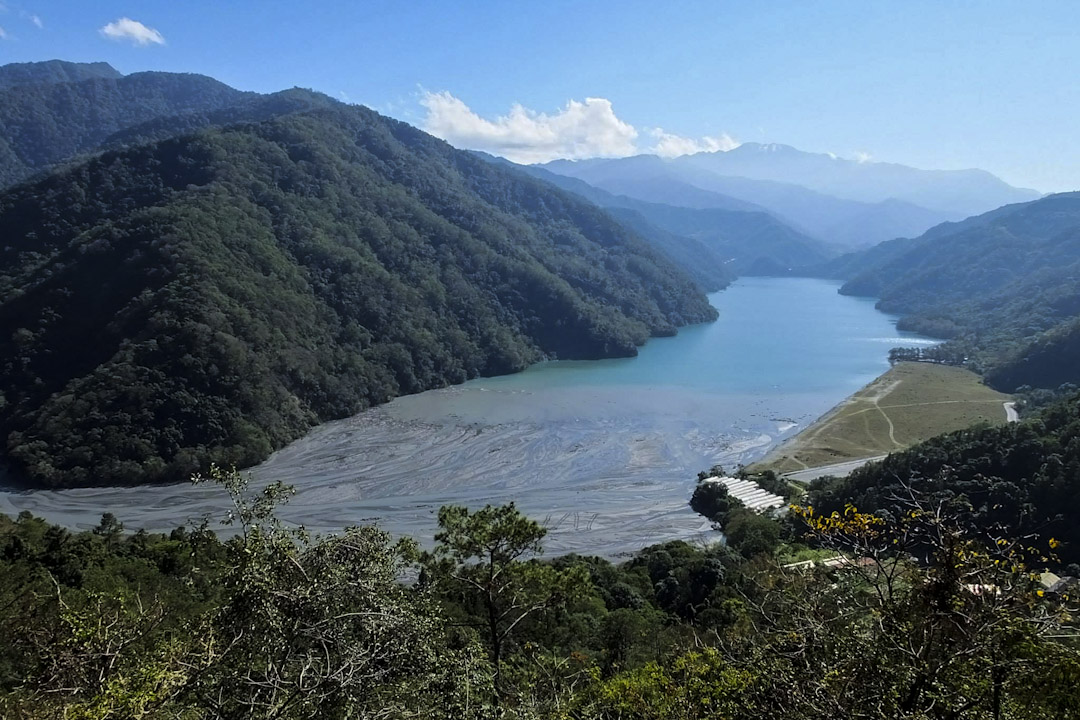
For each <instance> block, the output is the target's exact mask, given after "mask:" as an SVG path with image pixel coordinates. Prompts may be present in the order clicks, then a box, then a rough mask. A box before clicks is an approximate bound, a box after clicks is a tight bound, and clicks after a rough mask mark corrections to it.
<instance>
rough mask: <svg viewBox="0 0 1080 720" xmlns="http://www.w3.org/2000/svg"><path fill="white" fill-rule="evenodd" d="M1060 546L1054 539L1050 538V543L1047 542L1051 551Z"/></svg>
mask: <svg viewBox="0 0 1080 720" xmlns="http://www.w3.org/2000/svg"><path fill="white" fill-rule="evenodd" d="M1060 544H1061V543H1060V542H1058V541H1057V540H1056V539H1054V538H1050V542H1049V545H1050V549H1051V550H1057V548H1058V545H1060Z"/></svg>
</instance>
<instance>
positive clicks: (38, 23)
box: [27, 15, 45, 30]
mask: <svg viewBox="0 0 1080 720" xmlns="http://www.w3.org/2000/svg"><path fill="white" fill-rule="evenodd" d="M27 20H29V21H30V22H32V23H34V25H35V27H37V28H38V29H39V30H40V29H41V28H43V27H45V23H43V22H41V17H39V16H38V15H28V16H27Z"/></svg>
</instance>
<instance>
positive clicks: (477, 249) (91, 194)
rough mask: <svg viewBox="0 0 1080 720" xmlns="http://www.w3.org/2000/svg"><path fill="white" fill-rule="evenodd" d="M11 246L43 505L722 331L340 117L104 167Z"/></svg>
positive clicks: (6, 416)
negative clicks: (547, 364) (530, 374)
mask: <svg viewBox="0 0 1080 720" xmlns="http://www.w3.org/2000/svg"><path fill="white" fill-rule="evenodd" d="M131 77H134V76H131ZM302 104H303V103H302ZM285 107H286V108H287V109H289V110H292V109H294V108H295V103H291V102H286V103H285ZM0 227H3V228H4V244H3V246H2V248H0V268H2V270H0V356H2V357H3V358H4V361H3V366H2V368H0V393H2V395H0V431H2V433H3V436H4V437H5V440H6V448H5V450H6V453H7V457H8V459H9V461H10V462H11V463H12V464H13V465H14V466H15V467H16V468H17V469H18V470H19V471H20V472H21V473H22V474H23V475H24V476H25V477H26V478H28V479H29V480H30V481H31V482H33V483H36V484H42V485H51V486H64V485H85V484H90V483H137V482H148V481H163V480H180V479H184V478H186V477H187V476H188V475H189V474H190V473H191V472H192V471H194V470H196V469H198V468H200V467H203V466H205V464H206V463H207V462H208V461H210V460H216V461H219V462H222V463H238V464H241V465H248V464H251V463H254V462H257V461H259V460H261V459H262V458H264V457H265V456H266V455H267V454H268V453H269V452H270V451H271V450H272V449H274V448H276V447H279V446H281V445H282V444H283V443H285V442H287V441H289V440H291V439H293V438H295V437H297V436H298V435H299V434H301V433H302V432H303V431H304V430H306V429H307V428H308V427H310V426H311V425H312V424H314V423H316V422H319V421H322V420H326V419H329V418H337V417H342V416H345V415H348V414H351V413H354V412H356V411H358V410H360V409H362V408H364V407H366V406H368V405H371V404H373V403H379V402H385V401H386V400H388V399H390V398H392V397H394V396H395V395H399V394H402V393H411V392H417V391H420V390H424V389H428V388H432V387H439V386H442V385H445V384H447V383H455V382H461V381H463V380H466V379H468V378H471V377H476V376H477V375H480V374H495V373H505V372H512V371H515V370H520V369H522V368H523V367H525V366H526V365H528V364H529V363H531V362H535V361H536V360H539V359H541V358H544V357H562V358H598V357H612V356H625V355H632V354H634V353H635V352H636V350H635V348H636V346H638V345H640V344H642V343H643V342H645V340H646V339H647V338H648V337H649V336H650V335H669V334H672V333H674V332H675V329H676V328H677V327H678V326H680V325H684V324H686V323H693V322H702V321H707V320H711V319H713V318H714V317H715V310H714V309H713V308H712V307H711V306H709V304H708V302H707V300H706V299H705V297H704V295H703V294H702V293H701V291H700V290H699V289H698V288H697V287H696V286H695V285H694V284H693V282H692V281H691V280H690V279H689V278H687V277H686V276H685V275H684V274H682V273H681V272H679V271H678V270H677V269H676V268H675V267H674V266H673V265H672V263H671V262H670V261H669V260H668V259H667V258H665V257H663V256H662V255H660V254H659V253H658V252H657V251H655V250H653V249H652V248H651V247H650V246H649V245H648V244H647V243H646V242H644V241H643V240H641V239H640V238H638V237H637V236H636V235H634V234H633V233H631V232H630V231H629V230H627V229H625V228H624V227H623V226H622V225H620V224H618V223H617V222H615V221H614V220H613V219H612V218H611V217H609V216H608V215H606V214H605V213H604V212H603V211H602V210H600V209H598V208H596V207H595V206H593V205H591V204H590V203H588V202H585V201H583V200H581V199H579V198H577V197H575V196H572V195H570V194H567V193H564V192H562V191H559V190H556V189H554V188H552V187H550V186H548V185H546V184H544V183H542V182H540V181H537V180H533V179H530V178H526V177H522V176H521V175H519V174H517V173H514V172H510V171H508V170H505V169H501V168H498V167H494V166H492V165H490V164H489V163H486V162H484V161H482V160H480V159H478V158H476V157H474V156H472V155H470V154H468V153H464V152H460V151H457V150H454V149H453V148H451V147H450V146H448V145H446V144H445V143H443V142H441V141H439V140H436V139H435V138H432V137H430V136H428V135H426V134H424V133H422V132H420V131H419V130H416V129H414V128H412V127H409V126H408V125H405V124H403V123H399V122H395V121H392V120H389V119H386V118H383V117H381V116H379V115H378V114H376V113H374V112H372V111H370V110H367V109H364V108H361V107H348V106H344V105H340V104H336V103H334V104H333V105H332V106H328V107H325V108H323V109H311V110H301V111H298V112H286V113H285V114H283V115H280V116H278V117H274V118H272V119H268V120H264V121H262V122H258V123H253V124H243V123H242V124H240V125H236V126H231V127H229V128H225V129H208V130H204V131H201V132H198V133H196V134H194V135H188V136H180V137H176V138H171V139H166V140H162V141H159V142H157V143H152V144H148V145H139V146H135V147H132V148H130V149H124V150H119V151H109V152H105V153H104V154H101V155H100V156H98V157H96V158H94V159H91V160H89V161H87V162H84V163H82V164H77V165H74V166H71V167H69V168H67V169H64V170H61V171H58V172H55V173H53V174H51V175H49V176H47V177H44V178H42V179H41V180H39V181H37V182H35V183H31V184H24V185H20V186H17V187H15V188H13V189H11V190H9V191H7V192H6V193H4V194H2V195H0Z"/></svg>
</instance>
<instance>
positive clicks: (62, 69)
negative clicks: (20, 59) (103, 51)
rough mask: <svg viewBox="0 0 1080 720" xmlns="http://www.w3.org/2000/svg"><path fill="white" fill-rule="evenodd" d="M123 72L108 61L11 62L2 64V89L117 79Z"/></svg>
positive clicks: (0, 87) (0, 85)
mask: <svg viewBox="0 0 1080 720" xmlns="http://www.w3.org/2000/svg"><path fill="white" fill-rule="evenodd" d="M123 76H124V75H123V73H121V72H120V71H119V70H117V69H116V68H114V67H113V66H112V65H110V64H109V63H107V62H90V63H78V62H68V61H66V60H44V61H42V62H28V63H9V64H7V65H2V66H0V90H6V89H7V88H13V87H19V86H21V85H53V84H56V83H69V82H82V81H83V80H94V79H98V78H106V79H110V80H115V79H117V78H121V77H123Z"/></svg>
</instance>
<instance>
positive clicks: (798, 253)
mask: <svg viewBox="0 0 1080 720" xmlns="http://www.w3.org/2000/svg"><path fill="white" fill-rule="evenodd" d="M478 154H479V155H481V156H482V157H486V158H488V159H489V160H490V161H492V162H499V163H502V164H505V165H507V166H510V167H514V168H516V169H517V170H520V171H521V172H524V173H527V174H529V175H532V176H533V177H537V178H539V179H541V180H545V181H547V182H550V183H551V184H553V185H556V186H558V187H561V188H563V189H564V190H569V191H570V192H573V193H576V194H578V195H581V196H582V197H584V198H586V199H588V200H590V201H592V202H593V203H595V204H597V205H599V206H600V207H603V208H606V209H607V210H608V212H610V213H611V214H612V215H614V216H615V217H616V218H618V219H621V220H623V221H625V222H626V223H627V224H629V225H630V226H631V227H633V228H634V229H635V230H637V231H638V232H639V233H641V234H642V235H643V236H645V237H646V238H648V239H649V240H650V241H651V242H653V244H654V245H656V246H657V247H660V248H661V249H663V250H664V251H665V252H668V254H669V255H671V256H672V257H673V258H675V257H677V258H681V259H677V261H678V262H679V263H680V265H682V267H683V269H684V270H686V271H687V272H689V273H690V274H691V275H692V276H695V277H696V278H698V277H699V276H700V275H702V274H708V275H709V276H714V277H716V278H718V279H721V280H724V278H727V279H730V278H731V277H733V276H735V275H786V274H788V273H790V272H792V271H793V269H794V268H797V267H801V266H804V265H812V264H816V263H820V262H822V261H824V259H825V258H828V257H830V256H832V255H834V254H835V252H834V251H833V249H832V248H830V247H828V246H826V245H825V244H824V243H822V242H820V241H818V240H815V239H814V238H811V237H808V236H806V235H804V234H802V233H800V232H799V231H797V230H795V229H793V228H791V227H789V226H788V225H786V224H785V223H783V222H782V221H780V220H778V219H777V218H776V217H775V216H773V215H771V214H770V213H768V212H765V211H764V210H763V209H760V208H758V207H757V206H754V205H743V204H739V203H736V204H735V207H737V208H745V209H721V208H714V207H705V208H692V207H685V206H679V205H669V204H664V203H653V202H646V201H644V200H638V199H635V198H633V197H629V196H627V195H616V194H613V193H611V192H608V191H606V190H602V189H600V188H598V187H596V186H594V185H590V184H588V183H586V182H585V181H583V180H579V179H578V178H574V177H570V176H568V175H559V174H557V173H554V172H551V171H549V170H547V169H546V168H543V167H539V166H535V165H515V164H514V163H510V162H509V161H507V160H503V159H501V158H494V157H493V156H490V155H486V154H484V153H478ZM698 192H701V193H705V192H706V191H700V190H699V191H698ZM709 194H710V195H711V193H709ZM718 271H719V275H717V272H718ZM700 282H702V281H701V280H700V279H699V283H700ZM726 282H727V280H724V283H725V284H726ZM702 286H703V287H705V288H707V289H716V288H714V287H712V286H710V285H709V284H708V283H707V282H706V283H705V284H703V285H702ZM722 286H723V285H720V287H722Z"/></svg>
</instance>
